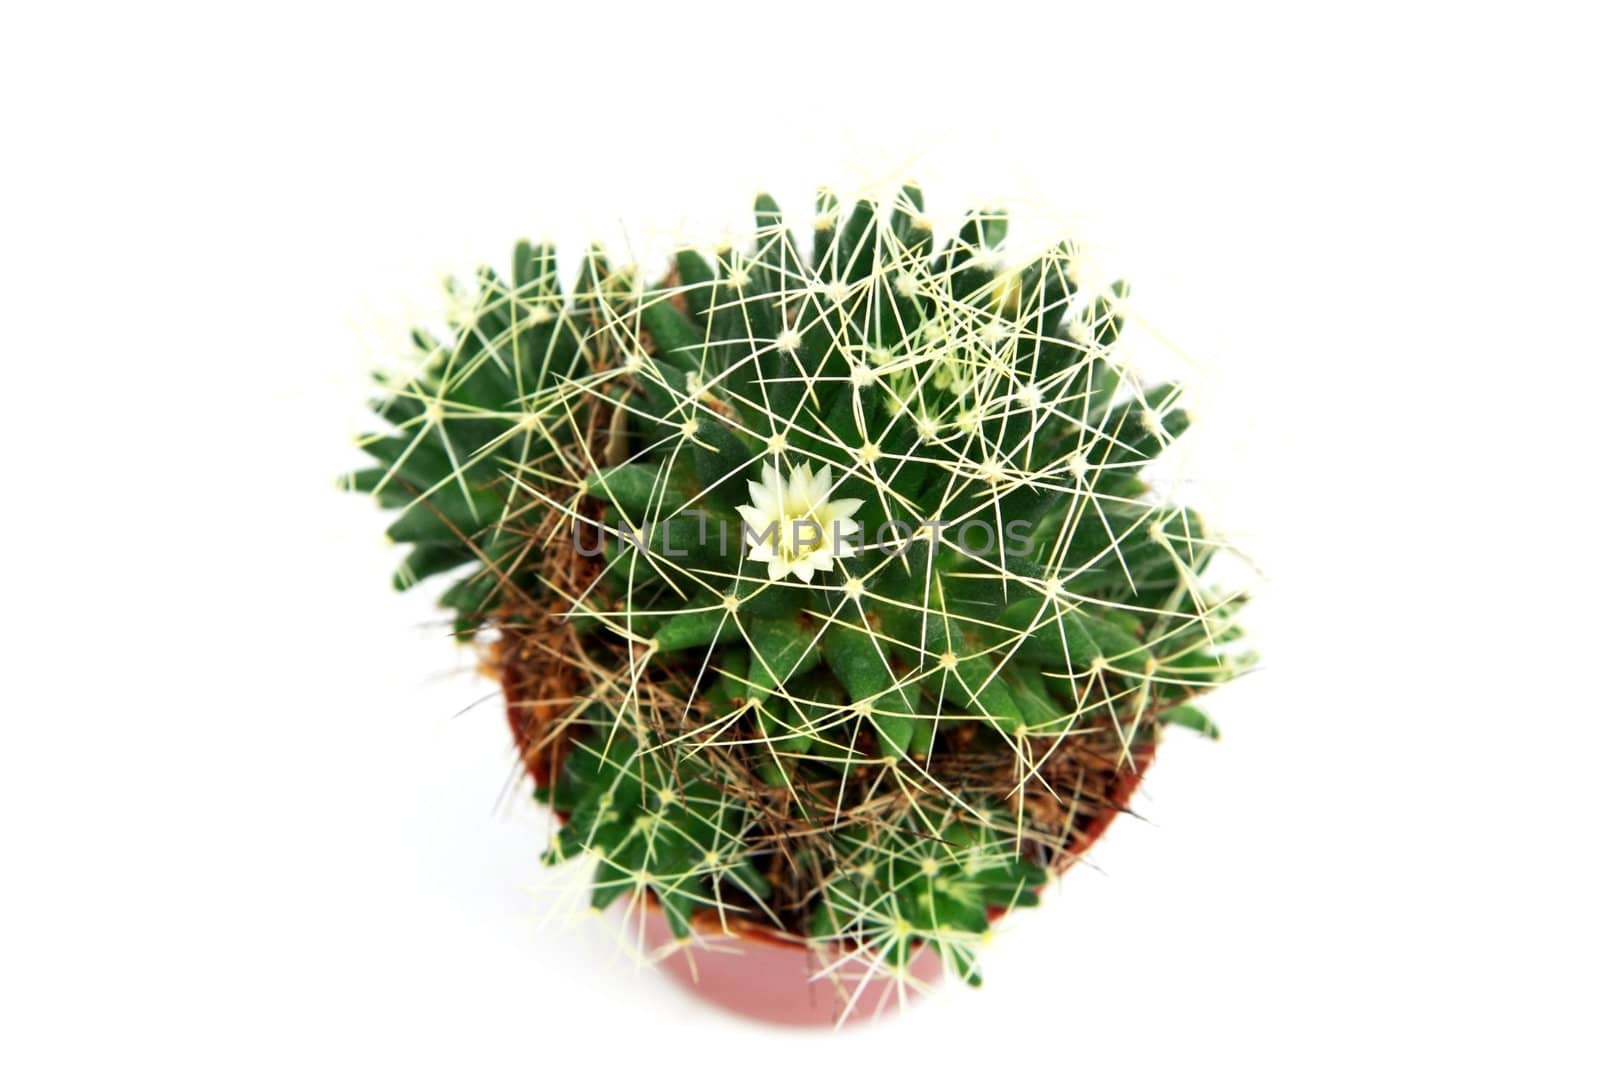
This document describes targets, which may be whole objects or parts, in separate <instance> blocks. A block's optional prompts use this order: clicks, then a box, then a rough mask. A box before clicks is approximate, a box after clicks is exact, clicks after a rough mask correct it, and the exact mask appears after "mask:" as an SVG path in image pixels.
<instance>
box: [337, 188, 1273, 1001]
mask: <svg viewBox="0 0 1600 1067" xmlns="http://www.w3.org/2000/svg"><path fill="white" fill-rule="evenodd" d="M755 217H756V229H755V234H754V240H753V242H752V243H751V244H749V245H748V246H746V247H728V246H724V247H719V248H717V249H715V250H714V251H712V252H711V253H709V254H702V253H701V252H699V251H695V250H687V249H686V250H683V251H680V252H679V253H678V254H677V256H676V261H675V267H674V268H673V269H672V270H671V271H670V272H669V273H668V275H667V276H666V277H665V278H662V279H659V280H655V281H654V282H653V284H649V285H646V284H645V282H646V279H644V278H642V277H641V276H640V275H639V273H638V271H637V270H636V269H635V268H632V267H622V268H614V267H613V266H612V265H611V264H610V263H609V262H608V261H607V259H606V257H605V255H604V254H603V253H602V252H601V251H600V250H598V249H595V250H591V251H590V252H589V253H588V255H587V256H586V257H585V258H584V260H583V262H582V265H581V269H580V270H579V272H578V277H577V282H576V285H575V287H574V288H573V290H572V292H571V293H570V295H564V294H563V292H562V287H561V285H560V283H559V282H558V278H557V269H556V258H555V253H554V250H553V249H552V248H550V247H548V246H533V245H529V244H519V245H518V246H517V248H516V252H515V255H514V257H513V261H512V265H511V272H510V275H509V276H507V277H502V276H501V275H499V274H497V273H495V272H493V271H489V270H483V271H482V272H480V274H479V275H478V278H477V280H476V284H475V285H474V286H471V287H463V288H461V289H459V290H458V295H459V296H460V297H461V300H460V301H459V303H460V310H459V312H458V314H457V316H456V319H455V321H454V322H453V323H452V324H451V329H450V331H449V332H448V334H447V336H444V337H439V338H435V337H432V336H429V335H427V334H425V333H422V332H418V333H417V334H416V335H415V336H416V342H417V346H418V348H419V351H420V366H419V367H418V368H417V369H416V370H415V371H414V373H411V374H409V375H407V376H403V377H395V378H388V377H386V378H384V379H382V384H383V386H384V388H385V395H384V397H383V398H382V401H381V403H379V404H378V411H379V412H380V413H381V414H382V415H383V416H384V418H385V419H387V421H388V423H389V424H390V429H389V430H388V431H386V432H385V433H383V434H381V435H378V436H374V437H371V438H369V439H366V440H364V441H363V442H362V447H363V448H364V449H365V450H366V451H367V453H368V454H369V455H370V456H371V457H372V458H373V459H374V460H376V466H374V467H372V468H371V469H369V470H364V471H361V472H359V473H357V474H355V475H353V476H352V479H351V484H352V486H353V487H354V488H357V489H360V490H363V491H366V492H369V493H373V494H376V496H377V498H378V500H379V501H380V502H381V503H382V504H383V505H384V506H385V507H390V508H393V509H395V510H396V511H397V512H398V516H397V518H396V519H395V521H394V524H393V526H392V527H391V528H390V530H389V533H390V536H391V537H392V538H393V539H394V540H395V541H398V542H403V543H406V544H409V545H410V546H412V547H411V551H410V554H409V555H408V556H407V557H406V560H405V563H404V564H403V565H402V566H401V568H400V571H399V573H398V574H397V575H396V582H397V584H398V585H399V586H400V587H402V588H403V587H406V586H409V585H411V584H413V583H415V582H417V581H420V580H422V579H424V578H427V577H430V576H434V575H443V574H449V575H450V576H451V582H452V584H450V585H449V587H448V590H447V591H446V592H445V593H444V595H443V604H444V606H446V607H447V608H449V609H450V610H452V611H453V612H454V613H455V618H456V625H457V630H458V633H459V634H460V636H462V637H463V638H465V637H469V636H473V635H478V636H479V638H480V640H482V642H483V643H484V645H485V647H486V648H487V649H488V652H489V657H490V664H491V666H492V668H493V670H494V671H495V672H496V673H497V674H498V676H499V677H500V679H501V680H502V682H503V683H504V686H505V689H506V692H507V694H508V696H509V699H510V711H511V718H512V721H513V725H514V727H515V733H516V738H517V741H518V744H519V746H520V748H521V756H522V758H523V761H524V763H525V765H526V766H527V767H528V768H529V769H530V770H531V771H532V774H533V778H534V781H535V783H536V789H537V792H538V795H539V796H540V797H541V798H542V799H544V800H546V801H547V802H548V803H549V804H551V805H552V806H553V808H554V809H555V811H556V812H557V813H558V814H559V815H560V816H561V818H562V820H563V823H562V826H561V829H560V831H559V833H558V834H557V835H556V837H555V839H554V841H553V842H552V843H551V845H550V847H549V851H548V853H547V858H548V859H549V860H550V861H551V862H557V861H561V860H565V859H569V858H572V857H577V856H588V857H592V858H593V860H594V861H595V868H596V873H595V876H594V883H593V903H594V905H595V906H596V907H605V906H607V905H608V904H610V903H611V902H612V901H614V900H617V899H619V898H623V897H627V898H628V899H629V900H630V901H631V902H633V903H635V904H640V905H643V904H650V905H654V906H658V907H659V908H660V909H661V910H662V912H663V913H664V914H665V917H666V918H667V920H668V921H669V922H670V924H671V927H672V929H673V931H675V933H676V934H677V935H678V936H680V937H682V938H687V937H689V936H690V935H691V932H692V931H694V930H695V929H696V928H697V927H699V928H701V929H709V928H713V927H715V928H722V929H732V930H750V929H752V928H756V927H759V928H763V929H767V930H770V931H773V932H775V933H778V934H780V935H782V936H788V937H792V938H795V939H805V940H806V941H808V942H809V943H810V944H811V945H812V947H815V948H822V949H828V950H831V951H833V952H844V953H849V954H852V955H854V956H856V957H857V958H859V959H861V960H864V961H867V962H868V963H870V965H871V966H872V967H873V968H875V969H877V970H879V971H880V972H881V973H890V974H904V973H905V972H906V968H907V964H908V960H909V958H910V955H911V953H912V952H914V951H916V950H917V949H918V948H919V946H927V947H928V948H930V949H931V950H933V951H936V952H937V953H938V954H939V955H940V956H941V957H942V958H943V960H944V962H945V964H946V966H947V968H948V969H950V970H952V971H953V972H955V973H957V974H959V975H961V976H962V977H964V978H966V979H967V980H969V981H972V982H974V983H976V982H977V980H978V972H977V969H976V966H975V961H974V950H975V949H976V948H977V947H978V946H979V944H980V943H981V942H982V941H983V939H984V936H985V934H986V932H987V931H988V930H989V926H990V923H991V921H992V920H993V919H994V918H995V917H996V916H997V915H998V914H1000V913H1002V912H1004V911H1006V910H1009V909H1013V908H1017V907H1020V906H1025V905H1032V904H1034V903H1035V902H1036V901H1037V894H1038V891H1039V889H1040V887H1041V886H1042V885H1044V883H1045V882H1046V880H1047V877H1048V875H1049V873H1050V872H1051V871H1052V870H1056V871H1059V870H1061V869H1063V868H1064V867H1066V866H1067V865H1069V864H1070V863H1071V862H1072V861H1073V860H1074V858H1075V857H1076V856H1077V855H1078V854H1079V853H1080V851H1081V849H1082V847H1083V846H1084V844H1086V843H1087V841H1089V840H1090V839H1092V837H1093V836H1094V835H1095V834H1096V833H1098V831H1099V829H1100V828H1102V827H1103V826H1104V825H1105V822H1106V820H1107V819H1108V818H1109V817H1110V816H1111V815H1112V814H1114V813H1115V812H1116V811H1117V810H1118V809H1119V808H1121V807H1122V806H1123V805H1124V804H1125V803H1126V802H1127V799H1128V797H1129V794H1130V792H1131V790H1132V788H1133V785H1134V784H1135V783H1136V782H1137V780H1138V777H1139V775H1140V774H1141V773H1142V771H1143V768H1144V766H1145V764H1146V762H1147V761H1148V759H1149V757H1150V753H1151V751H1152V749H1153V747H1154V745H1155V743H1156V742H1157V740H1158V739H1159V737H1160V735H1161V731H1162V728H1163V725H1164V724H1179V725H1182V726H1186V727H1191V728H1194V729H1198V730H1201V731H1205V732H1207V733H1214V730H1213V728H1212V727H1211V725H1210V723H1209V722H1208V721H1207V719H1206V718H1205V717H1204V716H1203V715H1202V714H1201V713H1200V712H1199V711H1198V710H1197V709H1196V708H1195V706H1194V704H1193V700H1194V699H1195V697H1196V696H1198V695H1199V694H1201V693H1202V692H1204V691H1206V690H1208V689H1210V688H1213V687H1215V686H1216V685H1218V684H1219V683H1221V682H1222V681H1224V680H1226V679H1227V678H1229V677H1230V676H1232V675H1233V674H1235V673H1236V672H1237V671H1238V670H1239V669H1240V667H1241V660H1240V659H1238V658H1236V657H1232V656H1230V655H1228V654H1227V652H1226V650H1225V648H1224V646H1226V645H1228V644H1229V643H1230V642H1232V641H1233V640H1234V639H1235V638H1236V637H1237V631H1236V630H1235V628H1234V626H1233V625H1232V623H1231V621H1230V616H1231V615H1232V613H1233V611H1234V609H1235V608H1236V607H1237V605H1238V604H1239V602H1240V598H1239V597H1238V596H1236V595H1234V596H1230V595H1225V594H1222V593H1219V592H1216V591H1214V590H1213V589H1211V588H1210V587H1209V586H1208V584H1207V583H1206V582H1205V581H1204V579H1203V574H1204V572H1205V570H1206V567H1207V564H1208V562H1209V561H1210V560H1211V559H1212V557H1213V555H1214V554H1215V552H1216V551H1217V546H1216V543H1215V542H1214V541H1213V540H1212V539H1211V538H1210V537H1209V536H1208V535H1207V534H1206V532H1205V529H1204V527H1203V526H1202V524H1201V522H1200V519H1199V517H1198V516H1197V515H1196V514H1194V513H1193V512H1192V511H1189V510H1187V509H1184V508H1182V507H1178V506H1175V505H1172V504H1170V503H1169V502H1167V501H1166V500H1164V499H1162V498H1160V497H1159V496H1157V495H1156V494H1154V493H1153V492H1152V491H1151V490H1150V489H1149V487H1148V486H1147V485H1146V484H1145V483H1144V482H1142V481H1141V471H1142V470H1143V468H1144V467H1145V465H1146V464H1147V463H1149V462H1150V461H1151V460H1152V459H1153V458H1154V457H1155V456H1156V455H1157V453H1159V452H1160V451H1161V450H1162V448H1163V447H1164V446H1166V445H1167V444H1168V443H1169V442H1170V441H1171V440H1172V439H1173V438H1175V437H1176V436H1178V435H1179V434H1181V433H1182V432H1183V431H1184V428H1185V426H1186V424H1187V422H1186V417H1185V415H1184V412H1183V411H1182V410H1181V409H1180V408H1179V406H1178V401H1179V392H1178V390H1177V389H1176V388H1175V387H1174V386H1172V385H1168V384H1162V385H1156V386H1154V387H1151V388H1142V387H1141V386H1140V385H1139V383H1138V381H1137V379H1136V378H1135V376H1134V375H1133V374H1132V372H1131V371H1130V370H1128V369H1127V368H1125V367H1123V366H1121V365H1119V362H1118V359H1117V355H1116V353H1115V351H1114V350H1115V346H1116V342H1117V339H1118V335H1119V334H1120V333H1121V331H1122V330H1123V326H1124V311H1123V299H1124V297H1125V296H1126V291H1125V289H1124V288H1123V287H1122V286H1121V285H1120V284H1113V285H1111V286H1109V287H1105V288H1098V287H1095V286H1092V285H1090V284H1088V282H1087V277H1086V275H1085V274H1084V273H1083V272H1082V270H1081V267H1082V264H1081V263H1080V260H1079V258H1078V256H1077V254H1076V253H1075V250H1074V248H1073V247H1072V246H1071V245H1068V244H1063V245H1061V246H1058V247H1056V248H1054V249H1052V250H1050V251H1048V252H1046V253H1044V254H1042V255H1040V256H1038V257H1037V258H1034V259H1032V260H1030V261H1028V262H1026V263H1022V264H1018V265H1006V264H1005V263H1004V261H1003V260H1002V258H1001V255H1000V249H1001V243H1002V240H1003V238H1004V236H1005V233H1006V218H1005V216H1004V215H1002V214H1000V213H997V212H986V213H976V214H973V215H971V216H969V217H968V218H967V220H966V222H965V223H964V225H962V226H961V228H960V230H959V233H957V234H956V235H955V237H954V238H953V239H952V240H950V241H949V242H948V243H946V244H944V245H943V246H942V247H936V245H935V241H934V236H933V233H932V227H931V226H930V224H929V223H928V221H927V219H926V217H925V215H924V214H923V201H922V196H921V193H920V192H919V190H918V189H916V188H915V187H906V188H904V189H902V190H900V191H899V193H898V194H897V195H896V196H894V197H893V198H892V199H889V200H887V201H884V202H874V201H870V200H863V201H861V202H858V203H855V204H854V205H853V206H850V207H848V208H845V207H842V206H841V205H840V204H838V203H837V202H836V201H835V199H834V198H833V197H832V196H831V195H827V194H824V195H823V196H822V197H821V198H820V200H819V204H818V210H817V214H816V218H815V223H814V242H813V248H812V250H811V254H810V255H809V257H807V256H804V255H802V252H801V249H800V243H799V242H798V241H797V239H796V237H795V234H794V233H793V232H791V230H790V229H789V228H788V227H787V226H786V225H785V222H784V219H783V216H782V214H781V213H780V211H779V209H778V206H777V205H776V204H775V203H773V202H772V200H771V199H769V198H767V197H764V196H763V197H759V198H758V199H757V201H756V210H755Z"/></svg>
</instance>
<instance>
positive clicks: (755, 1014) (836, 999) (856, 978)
mask: <svg viewBox="0 0 1600 1067" xmlns="http://www.w3.org/2000/svg"><path fill="white" fill-rule="evenodd" d="M507 718H508V719H509V721H510V723H511V731H512V735H513V737H514V738H515V739H516V742H517V745H518V750H519V751H522V752H524V753H526V738H527V730H528V726H527V723H526V721H525V720H524V719H523V717H522V715H521V714H519V713H518V712H517V711H516V709H515V705H514V703H513V702H512V699H511V696H510V694H509V693H507ZM1154 755H1155V749H1154V746H1153V745H1152V746H1149V747H1145V748H1143V749H1140V750H1139V751H1138V752H1136V754H1135V757H1134V766H1133V767H1132V768H1131V769H1130V770H1129V771H1127V773H1125V774H1123V775H1122V776H1121V777H1120V778H1119V779H1118V780H1117V785H1116V789H1115V791H1114V792H1113V794H1112V796H1111V797H1110V800H1111V803H1110V804H1108V805H1107V806H1106V810H1104V811H1103V812H1101V813H1100V814H1099V815H1097V816H1096V817H1095V818H1094V819H1093V820H1092V821H1090V822H1089V823H1088V824H1087V825H1086V826H1085V827H1084V828H1083V829H1082V831H1081V832H1080V834H1079V835H1078V838H1077V839H1076V840H1075V841H1073V843H1072V844H1071V845H1070V846H1069V848H1068V851H1069V852H1071V853H1073V854H1082V853H1083V852H1085V851H1087V850H1088V849H1089V847H1090V846H1091V845H1093V844H1094V843H1095V842H1096V841H1097V840H1099V838H1100V836H1101V835H1102V834H1104V833H1105V832H1106V829H1107V828H1108V827H1110V825H1111V821H1112V820H1113V819H1114V818H1116V816H1117V814H1118V813H1119V811H1120V810H1121V809H1124V808H1126V807H1127V806H1128V802H1129V800H1131V799H1132V797H1133V794H1134V792H1135V791H1136V790H1137V789H1138V788H1139V783H1140V782H1141V781H1142V780H1143V778H1144V775H1145V771H1146V770H1148V769H1149V767H1150V761H1151V759H1152V758H1153V757H1154ZM524 763H525V769H526V771H527V772H528V774H529V775H530V776H531V777H532V778H533V779H534V781H535V782H536V783H537V784H539V785H546V784H548V782H549V780H550V775H551V771H552V766H551V763H550V761H549V760H547V759H526V760H525V761H524ZM560 817H561V816H560V815H559V813H558V814H557V818H560ZM1003 914H1004V909H1001V908H995V909H991V911H990V919H991V920H993V919H997V918H999V917H1000V916H1001V915H1003ZM625 921H626V922H629V923H637V924H642V930H641V931H640V932H641V933H642V935H643V937H642V940H643V947H644V949H645V951H646V953H647V954H648V955H649V956H650V957H651V958H652V959H658V960H659V966H660V967H661V969H662V970H664V971H666V972H667V973H668V974H669V975H671V976H672V977H673V978H674V979H675V980H677V981H678V982H679V983H681V984H682V985H684V986H686V987H687V988H689V989H690V990H691V991H693V992H694V993H695V995H697V996H699V997H700V998H701V999H703V1000H706V1001H708V1002H710V1003H712V1004H715V1005H717V1006H718V1007H720V1008H723V1009H725V1010H727V1011H731V1012H734V1013H737V1014H739V1015H743V1016H745V1017H747V1018H751V1019H759V1020H761V1021H763V1022H768V1023H775V1024H779V1025H784V1026H833V1025H837V1024H839V1023H840V1022H841V1021H843V1022H847V1023H848V1022H853V1021H856V1020H860V1019H870V1018H876V1017H877V1016H878V1015H879V1014H881V1013H882V1012H883V1011H886V1010H888V1011H893V1010H895V1009H896V1008H897V1007H898V1006H899V1005H900V1004H902V1003H904V1002H908V1001H909V1000H911V999H914V998H916V997H918V996H920V995H921V994H922V993H923V992H925V991H926V990H927V989H928V988H930V987H931V986H933V985H935V984H936V983H937V982H939V981H940V979H941V978H942V977H943V974H944V966H943V962H942V961H941V960H940V959H939V955H938V953H937V952H935V951H933V950H932V949H929V948H926V947H924V948H921V949H918V950H917V951H916V952H914V953H913V954H912V957H911V961H910V966H909V981H905V982H900V981H897V980H896V979H895V978H894V977H892V976H890V975H887V974H884V973H881V972H879V971H877V970H875V969H874V968H873V967H872V966H871V964H869V963H868V962H867V961H864V960H858V959H855V958H853V957H848V956H845V955H844V954H843V953H835V954H831V955H819V954H817V953H816V952H814V951H812V950H811V949H809V948H808V947H807V946H806V945H805V944H804V943H803V942H801V941H798V940H794V939H791V938H787V937H785V936H784V935H782V934H779V933H778V932H777V931H773V930H769V929H767V928H765V927H761V926H757V925H755V924H744V925H739V926H730V928H729V929H726V930H725V929H723V927H722V926H721V925H720V924H719V923H718V922H717V919H716V917H715V916H706V917H705V921H701V917H699V916H697V917H696V922H695V936H694V939H693V941H692V943H691V944H689V945H685V946H676V945H675V942H676V940H677V939H676V938H675V937H674V935H673V933H672V929H671V927H670V926H668V924H667V920H666V917H665V916H664V915H662V914H661V909H660V908H659V907H657V906H656V905H655V904H654V903H653V902H651V901H650V900H649V898H648V897H645V898H644V901H643V907H639V906H638V905H637V904H635V906H633V907H632V909H631V910H630V913H629V916H628V918H627V919H626V920H625Z"/></svg>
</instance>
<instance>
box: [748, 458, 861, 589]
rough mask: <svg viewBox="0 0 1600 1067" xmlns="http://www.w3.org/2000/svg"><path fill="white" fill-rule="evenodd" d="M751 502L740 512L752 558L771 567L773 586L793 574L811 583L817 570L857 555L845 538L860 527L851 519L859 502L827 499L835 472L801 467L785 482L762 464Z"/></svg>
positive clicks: (770, 468) (774, 471)
mask: <svg viewBox="0 0 1600 1067" xmlns="http://www.w3.org/2000/svg"><path fill="white" fill-rule="evenodd" d="M747 484H748V485H749V486H750V503H748V504H742V505H740V507H739V517H740V518H741V519H743V520H744V525H745V537H744V540H745V545H746V547H747V549H748V556H749V558H750V559H752V560H754V561H755V562H757V563H765V564H766V565H767V577H768V578H770V579H772V580H773V581H777V580H778V579H780V578H786V577H788V576H789V575H791V574H793V575H794V576H795V577H796V578H799V579H800V580H801V581H802V582H806V583H810V581H811V579H812V578H813V577H815V575H816V573H817V572H818V571H831V570H833V561H834V560H835V559H845V558H848V557H850V556H853V555H855V546H854V545H852V544H850V543H849V541H848V540H847V538H849V537H850V536H851V535H852V534H854V533H855V532H856V531H857V530H859V529H860V528H861V526H860V524H859V523H857V522H856V521H855V520H854V519H852V518H851V517H850V516H851V515H854V514H855V513H856V509H857V508H859V507H860V506H861V501H859V500H852V499H841V500H829V499H828V494H829V493H831V492H833V471H831V470H830V469H829V468H827V467H826V466H824V467H823V468H822V470H820V471H819V472H817V473H816V474H814V475H813V474H812V473H811V466H810V464H805V463H802V464H801V465H800V466H798V467H795V468H794V469H792V470H791V471H790V472H789V477H788V478H787V479H786V478H784V476H783V475H782V474H780V473H779V472H778V468H777V466H775V465H774V464H770V463H768V464H763V465H762V467H761V481H759V482H749V483H747Z"/></svg>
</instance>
